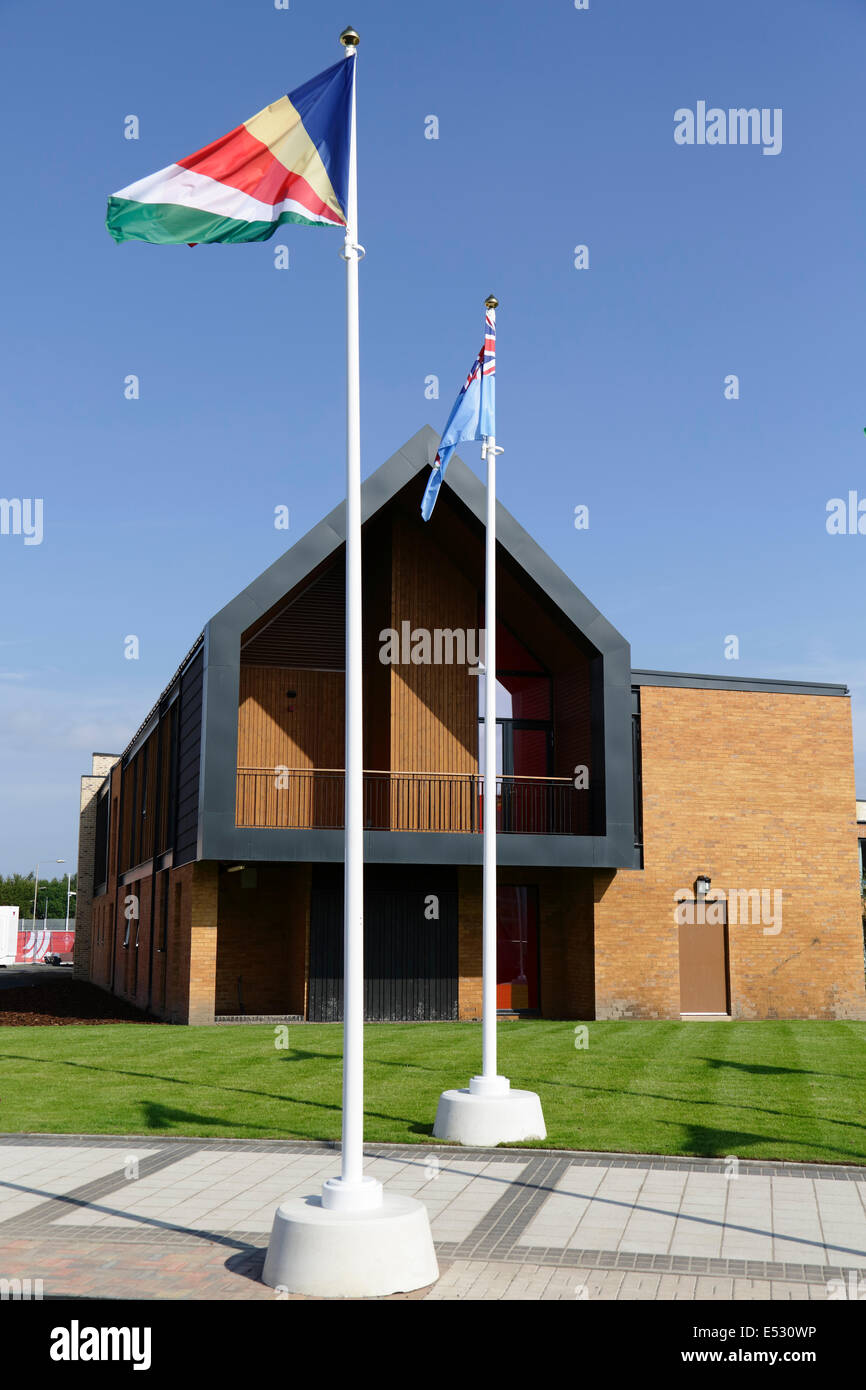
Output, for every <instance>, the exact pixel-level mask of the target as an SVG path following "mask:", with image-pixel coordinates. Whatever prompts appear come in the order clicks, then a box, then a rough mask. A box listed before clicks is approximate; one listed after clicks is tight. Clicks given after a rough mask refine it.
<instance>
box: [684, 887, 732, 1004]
mask: <svg viewBox="0 0 866 1390" xmlns="http://www.w3.org/2000/svg"><path fill="white" fill-rule="evenodd" d="M694 907H695V909H696V912H695V921H694V922H687V923H682V924H681V925H680V926H679V928H678V931H679V944H680V1013H684V1014H726V1013H729V1012H730V988H729V981H728V921H727V903H724V902H718V903H717V902H708V903H706V904H701V903H700V902H698V903H695V904H694ZM701 917H706V918H707V919H708V920H704V921H701V920H700V919H701ZM717 919H718V920H717Z"/></svg>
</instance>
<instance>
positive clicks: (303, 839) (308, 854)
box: [206, 817, 641, 869]
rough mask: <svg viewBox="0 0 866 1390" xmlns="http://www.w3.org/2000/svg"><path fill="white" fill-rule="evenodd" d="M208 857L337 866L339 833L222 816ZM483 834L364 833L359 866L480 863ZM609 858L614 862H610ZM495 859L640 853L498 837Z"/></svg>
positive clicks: (602, 861)
mask: <svg viewBox="0 0 866 1390" xmlns="http://www.w3.org/2000/svg"><path fill="white" fill-rule="evenodd" d="M207 843H208V853H207V856H206V857H207V858H208V859H218V860H223V861H230V862H232V863H237V864H249V863H268V864H273V863H295V864H325V863H334V864H339V863H342V861H343V845H344V837H343V832H342V830H255V829H251V828H249V827H247V828H240V827H237V826H235V825H234V824H232V823H231V820H230V818H229V817H225V818H224V820H223V823H222V824H220V823H218V822H217V819H216V818H214V819H213V820H211V821H210V822H209V825H208V830H207ZM482 849H483V836H481V835H478V834H438V833H434V832H432V831H408V830H367V831H365V833H364V862H365V863H368V864H479V865H480V864H481V862H482ZM614 854H615V855H616V858H614V857H613V856H614ZM496 861H497V863H498V864H504V865H514V866H515V867H518V868H530V867H531V868H557V867H558V868H596V869H615V868H616V869H639V868H640V867H641V865H640V851H639V850H636V849H635V846H634V843H633V839H632V842H630V843H628V844H626V842H625V840H623V842H622V845H621V847H620V848H619V849H616V850H614V849H613V848H612V841H611V837H610V836H601V835H598V836H593V835H501V834H500V835H497V837H496Z"/></svg>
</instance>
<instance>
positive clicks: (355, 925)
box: [262, 28, 439, 1298]
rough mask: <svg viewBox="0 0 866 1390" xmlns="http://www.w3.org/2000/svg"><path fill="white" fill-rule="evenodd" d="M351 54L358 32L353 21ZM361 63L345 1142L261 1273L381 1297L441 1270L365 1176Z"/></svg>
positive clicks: (422, 1230)
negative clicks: (333, 1173)
mask: <svg viewBox="0 0 866 1390" xmlns="http://www.w3.org/2000/svg"><path fill="white" fill-rule="evenodd" d="M340 42H341V43H342V44H343V46H344V47H345V49H346V62H348V63H353V64H354V63H356V62H357V58H356V56H355V50H356V49H357V47H358V43H359V39H358V35H357V34H356V32H355V30H354V29H351V28H349V29H344V30H343V32H342V34H341V35H340ZM355 75H356V74H355V70H354V69H353V70H352V112H351V130H350V148H349V185H348V189H347V206H346V236H345V241H344V242H343V249H342V251H341V252H340V254H341V255H342V257H343V259H344V260H345V262H346V380H347V389H346V839H345V900H344V901H345V907H344V911H345V917H344V925H343V945H344V962H343V1145H342V1154H341V1162H340V1176H339V1177H338V1178H327V1179H326V1180H325V1182H324V1183H323V1184H322V1198H321V1202H320V1203H318V1202H315V1201H312V1202H311V1201H310V1200H309V1198H308V1197H307V1196H303V1197H289V1198H287V1199H286V1201H285V1202H283V1203H281V1205H280V1206H279V1207H278V1208H277V1210H276V1212H275V1214H274V1224H273V1227H272V1228H271V1238H270V1241H269V1242H268V1253H267V1255H266V1257H265V1263H264V1267H263V1269H262V1280H263V1281H264V1283H266V1284H270V1286H271V1287H272V1288H285V1289H288V1290H289V1291H290V1292H293V1293H305V1294H310V1295H313V1296H315V1297H317V1298H364V1297H371V1298H378V1297H383V1296H384V1295H386V1294H392V1293H400V1292H408V1291H409V1290H411V1289H423V1288H425V1287H426V1285H428V1284H432V1283H434V1282H435V1281H436V1280H437V1279H438V1278H439V1267H438V1265H437V1263H436V1252H435V1250H434V1248H433V1236H432V1234H431V1231H430V1218H429V1216H428V1215H427V1208H426V1207H425V1206H424V1204H423V1203H422V1202H419V1201H417V1199H416V1198H414V1197H405V1196H403V1195H402V1194H401V1193H393V1192H383V1190H382V1184H381V1183H380V1182H379V1181H378V1180H377V1179H376V1178H372V1177H365V1176H364V792H363V785H364V784H363V778H364V752H363V742H362V735H363V723H362V718H361V716H362V683H361V677H362V652H361V632H362V628H361V419H360V415H361V410H360V398H361V392H360V374H359V370H358V363H359V343H358V262H359V261H360V260H361V259H362V257H363V255H364V248H363V246H361V245H360V244H359V242H358V169H357V145H356V131H355V80H354V79H355Z"/></svg>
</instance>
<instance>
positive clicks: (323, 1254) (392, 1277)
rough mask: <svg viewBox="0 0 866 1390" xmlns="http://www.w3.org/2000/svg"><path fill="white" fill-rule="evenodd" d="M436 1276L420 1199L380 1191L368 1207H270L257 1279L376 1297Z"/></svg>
mask: <svg viewBox="0 0 866 1390" xmlns="http://www.w3.org/2000/svg"><path fill="white" fill-rule="evenodd" d="M438 1278H439V1266H438V1265H437V1263H436V1254H435V1251H434V1249H433V1236H432V1234H431V1231H430V1218H429V1217H428V1215H427V1208H426V1207H425V1206H424V1204H423V1202H418V1201H416V1200H415V1199H414V1198H413V1197H402V1196H398V1195H396V1194H391V1193H388V1192H385V1193H384V1194H383V1197H382V1203H381V1206H378V1207H376V1208H374V1209H373V1210H372V1211H334V1210H329V1209H328V1208H326V1207H324V1206H323V1205H322V1200H321V1198H320V1197H292V1198H290V1199H289V1200H288V1201H286V1202H284V1203H283V1205H282V1206H281V1207H278V1208H277V1211H276V1213H275V1215H274V1224H273V1227H272V1230H271V1239H270V1243H269V1245H268V1253H267V1256H266V1258H265V1267H264V1270H263V1271H262V1280H263V1282H264V1283H265V1284H269V1285H270V1286H271V1288H281V1289H286V1290H287V1292H289V1293H303V1294H309V1295H312V1296H313V1297H317V1298H381V1297H383V1296H384V1295H385V1294H390V1293H409V1292H411V1291H412V1290H413V1289H423V1288H426V1286H427V1285H428V1284H434V1283H435V1282H436V1280H437V1279H438Z"/></svg>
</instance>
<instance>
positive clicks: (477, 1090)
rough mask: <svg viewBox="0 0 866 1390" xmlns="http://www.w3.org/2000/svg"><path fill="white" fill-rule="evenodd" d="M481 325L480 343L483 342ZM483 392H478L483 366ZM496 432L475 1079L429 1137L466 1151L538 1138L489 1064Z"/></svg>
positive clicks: (534, 1117) (484, 453)
mask: <svg viewBox="0 0 866 1390" xmlns="http://www.w3.org/2000/svg"><path fill="white" fill-rule="evenodd" d="M484 304H485V308H486V309H487V312H488V313H489V315H490V318H491V320H492V322H493V326H494V331H495V327H496V309H497V306H498V304H499V300H498V299H497V298H496V296H495V295H492V294H490V295H488V296H487V298H486V299H485V301H484ZM486 329H487V326H486V324H485V333H484V337H485V341H486V338H487V331H486ZM481 387H482V391H483V389H484V378H483V367H482V382H481ZM501 453H502V449H501V448H500V447H499V446H498V445H497V443H496V437H495V435H492V434H489V435H485V436H484V442H483V445H482V449H481V457H482V458H484V459H486V460H487V526H486V534H485V557H484V633H485V640H484V681H485V688H484V826H483V836H482V840H483V848H482V865H483V868H482V875H481V890H482V929H481V930H482V935H481V971H482V976H481V1074H480V1076H472V1077H470V1078H469V1086H468V1088H463V1089H460V1090H454V1089H451V1090H447V1091H443V1092H442V1094H441V1095H440V1097H439V1104H438V1106H437V1107H436V1119H435V1121H434V1123H433V1136H434V1138H436V1139H445V1140H448V1141H449V1142H450V1143H452V1144H454V1143H457V1144H468V1145H471V1146H472V1147H473V1148H479V1147H484V1146H487V1145H494V1144H503V1143H517V1142H519V1141H521V1140H523V1139H544V1138H545V1137H546V1134H547V1131H546V1129H545V1127H544V1116H543V1114H542V1112H541V1101H540V1100H539V1098H538V1096H537V1095H536V1094H535V1092H534V1091H524V1090H512V1089H511V1082H510V1081H509V1080H508V1077H507V1076H500V1075H499V1072H498V1070H497V1059H496V1041H497V1039H496V783H497V781H498V780H499V779H498V777H497V775H496V455H497V454H501Z"/></svg>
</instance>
